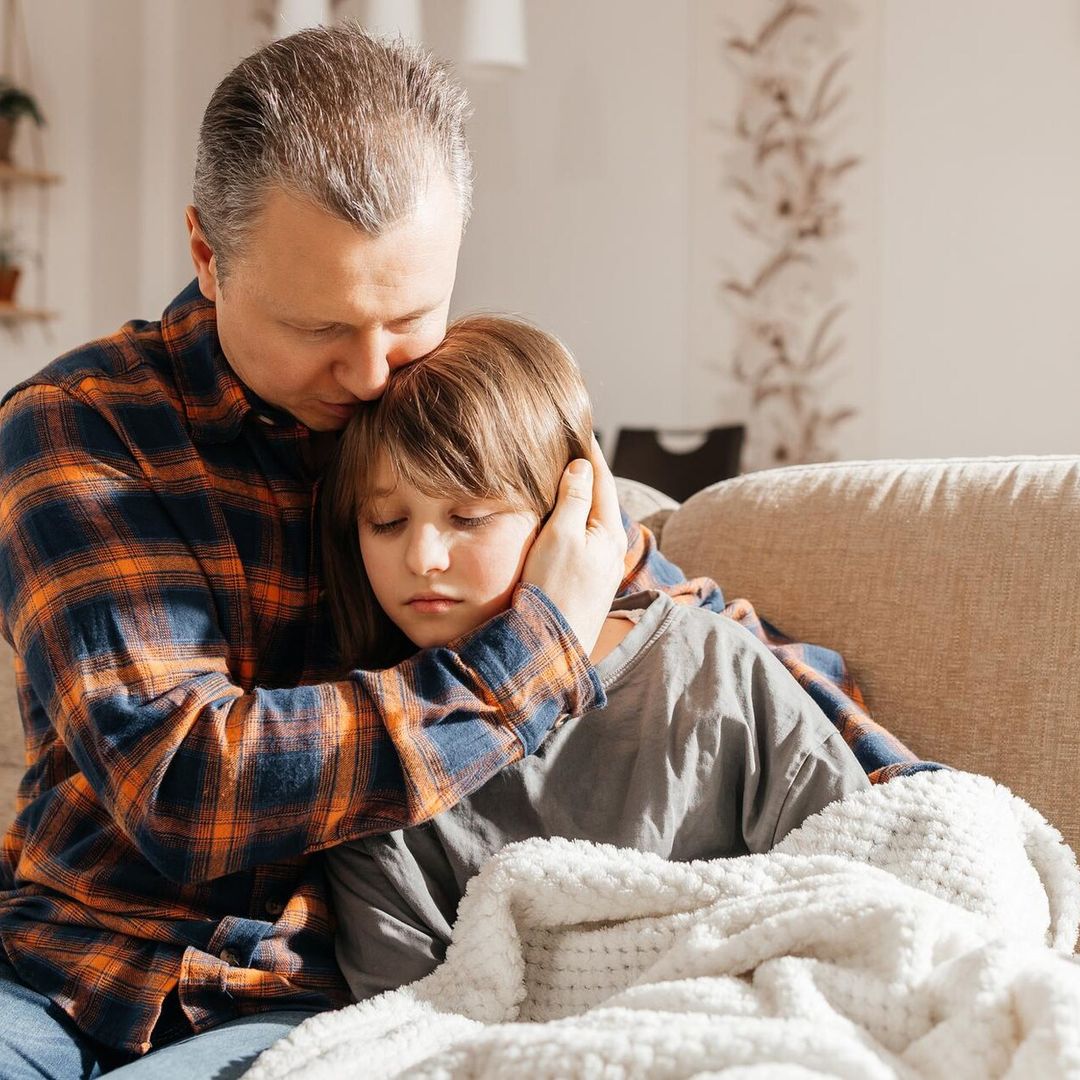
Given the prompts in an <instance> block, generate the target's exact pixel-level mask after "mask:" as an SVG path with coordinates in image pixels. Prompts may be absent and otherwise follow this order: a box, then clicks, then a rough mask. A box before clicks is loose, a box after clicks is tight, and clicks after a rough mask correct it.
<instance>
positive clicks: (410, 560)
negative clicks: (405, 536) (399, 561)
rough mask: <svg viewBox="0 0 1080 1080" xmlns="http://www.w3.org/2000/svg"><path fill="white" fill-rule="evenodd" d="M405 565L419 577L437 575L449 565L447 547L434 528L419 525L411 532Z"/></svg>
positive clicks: (440, 534) (432, 526)
mask: <svg viewBox="0 0 1080 1080" xmlns="http://www.w3.org/2000/svg"><path fill="white" fill-rule="evenodd" d="M405 564H406V566H407V567H408V568H409V571H410V572H411V573H413V574H416V575H418V576H420V577H425V576H426V575H428V574H435V573H439V572H441V571H443V570H445V569H446V568H447V567H448V566H449V565H450V548H449V545H448V544H447V542H446V539H445V537H444V536H443V535H442V533H441V532H440V531H439V529H438V528H437V527H436V526H434V525H430V524H428V525H420V526H418V527H417V528H415V529H413V530H412V531H411V533H410V536H409V544H408V548H407V550H406V552H405Z"/></svg>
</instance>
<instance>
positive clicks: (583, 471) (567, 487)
mask: <svg viewBox="0 0 1080 1080" xmlns="http://www.w3.org/2000/svg"><path fill="white" fill-rule="evenodd" d="M592 501H593V469H592V465H591V464H590V463H589V462H588V461H586V460H585V459H584V458H577V459H575V460H574V461H571V462H570V464H569V465H567V466H566V468H565V469H564V470H563V474H562V479H561V480H560V481H559V494H558V497H557V498H556V500H555V508H554V510H552V512H551V516H552V517H553V518H558V521H559V523H560V525H565V526H567V527H570V528H578V529H581V530H582V531H584V529H585V525H586V522H587V521H588V518H589V511H590V508H591V507H592Z"/></svg>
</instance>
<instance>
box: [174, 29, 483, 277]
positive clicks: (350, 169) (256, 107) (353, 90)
mask: <svg viewBox="0 0 1080 1080" xmlns="http://www.w3.org/2000/svg"><path fill="white" fill-rule="evenodd" d="M468 116H469V99H468V96H467V94H466V93H465V91H464V89H463V88H462V87H461V86H460V85H459V84H458V83H457V82H456V81H455V80H454V79H453V78H452V77H451V75H450V73H449V71H448V70H447V68H446V67H445V66H444V65H443V64H442V63H440V62H439V61H438V60H436V59H435V58H434V57H433V56H432V55H431V54H430V53H428V52H427V51H426V50H424V49H421V48H417V47H415V46H411V45H406V44H405V43H404V42H401V41H392V40H385V39H380V38H375V37H372V36H371V35H370V34H367V33H365V32H364V30H363V29H361V27H360V26H359V25H357V24H356V23H352V22H345V23H339V24H337V25H334V26H328V27H323V26H320V27H315V28H312V29H310V30H301V31H299V32H298V33H295V34H291V35H290V36H289V37H285V38H282V39H280V40H279V41H275V42H273V43H272V44H270V45H267V46H265V47H264V48H262V49H260V50H258V52H255V53H252V55H251V56H248V57H247V58H246V59H244V60H242V61H241V62H240V63H239V64H238V65H237V66H236V67H235V68H233V70H232V71H231V72H230V73H229V74H228V75H226V76H225V78H224V79H223V80H222V81H221V83H220V85H219V86H218V88H217V89H216V90H215V91H214V94H213V97H211V99H210V104H209V105H208V106H207V107H206V112H205V114H204V115H203V121H202V127H201V128H200V131H199V148H198V154H197V157H196V164H195V184H194V203H195V208H196V210H197V211H198V214H199V223H200V225H201V226H202V229H203V232H204V234H205V235H206V239H207V241H208V243H209V244H210V247H211V249H212V250H213V252H214V254H215V256H216V259H217V266H218V276H219V279H220V280H224V278H225V276H226V274H227V267H228V265H229V263H230V261H231V260H232V259H233V258H235V257H236V256H238V255H239V254H241V253H242V252H243V250H244V243H245V240H246V239H247V234H248V231H249V229H250V228H251V226H252V225H253V224H254V223H255V221H256V219H257V218H258V215H259V213H260V212H261V210H262V206H263V200H264V198H265V196H266V194H267V193H268V191H269V190H270V189H271V188H273V187H279V188H281V189H282V190H284V191H286V192H288V193H290V194H293V195H297V196H300V197H301V198H306V199H308V200H310V201H311V202H312V203H314V204H315V205H316V206H318V207H319V208H320V209H322V210H325V211H327V212H328V213H330V214H333V215H334V216H335V217H339V218H341V219H342V220H344V221H349V222H352V223H353V224H354V225H356V226H358V227H359V228H361V229H363V230H364V231H365V232H366V233H369V234H371V235H373V236H378V235H379V234H380V233H382V232H384V231H385V230H386V229H388V228H389V227H391V226H392V225H394V224H395V223H396V222H399V221H400V220H401V219H402V218H404V217H406V216H407V215H408V214H409V213H410V212H411V211H412V210H413V209H414V208H415V207H416V205H417V203H418V201H419V199H420V198H421V197H422V196H423V194H424V192H425V191H426V190H427V186H428V183H429V181H430V179H431V176H432V174H433V172H434V170H436V169H439V168H441V169H443V170H444V171H445V173H446V175H447V177H448V178H449V179H450V181H451V183H452V184H453V186H454V189H455V190H456V191H457V193H458V197H459V199H460V202H461V210H462V220H463V221H465V220H467V219H468V216H469V210H470V208H471V202H472V160H471V158H470V155H469V148H468V145H467V143H466V142H465V121H466V120H467V119H468Z"/></svg>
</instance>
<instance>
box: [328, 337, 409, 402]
mask: <svg viewBox="0 0 1080 1080" xmlns="http://www.w3.org/2000/svg"><path fill="white" fill-rule="evenodd" d="M390 347H391V342H390V341H389V340H388V339H387V337H386V336H385V335H384V334H382V333H381V332H378V331H373V332H371V333H369V334H365V335H364V336H363V337H360V338H357V339H355V340H353V341H351V342H349V345H348V351H347V352H346V353H344V354H343V355H342V356H341V357H340V358H339V359H338V360H336V361H335V363H334V377H335V378H336V379H337V381H338V383H339V384H340V386H341V387H342V388H343V389H345V390H347V391H348V392H349V393H350V394H352V396H353V397H355V398H359V399H360V400H361V401H374V400H375V398H377V397H379V396H380V395H381V394H382V392H383V391H384V390H385V389H386V382H387V380H388V379H389V378H390V369H391V367H393V366H396V365H394V364H393V360H392V357H391V355H390Z"/></svg>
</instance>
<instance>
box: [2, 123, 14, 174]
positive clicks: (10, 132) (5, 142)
mask: <svg viewBox="0 0 1080 1080" xmlns="http://www.w3.org/2000/svg"><path fill="white" fill-rule="evenodd" d="M14 139H15V121H14V120H11V119H9V118H8V117H6V116H0V165H10V164H11V144H12V142H13V141H14Z"/></svg>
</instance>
